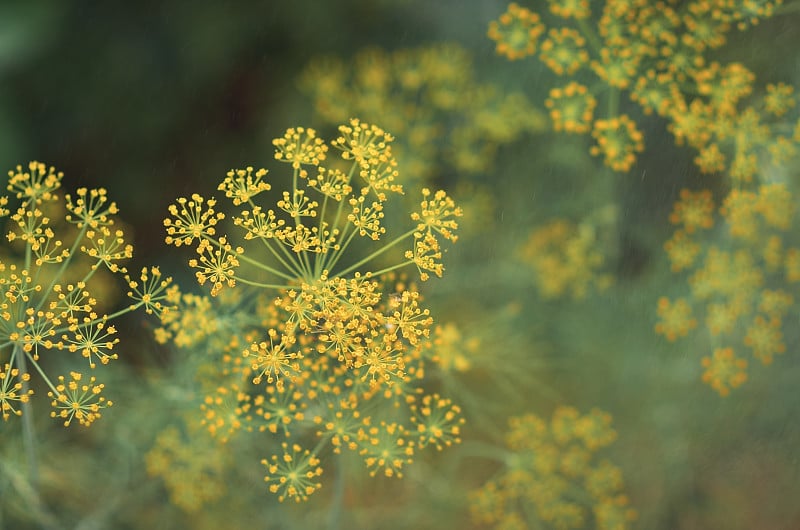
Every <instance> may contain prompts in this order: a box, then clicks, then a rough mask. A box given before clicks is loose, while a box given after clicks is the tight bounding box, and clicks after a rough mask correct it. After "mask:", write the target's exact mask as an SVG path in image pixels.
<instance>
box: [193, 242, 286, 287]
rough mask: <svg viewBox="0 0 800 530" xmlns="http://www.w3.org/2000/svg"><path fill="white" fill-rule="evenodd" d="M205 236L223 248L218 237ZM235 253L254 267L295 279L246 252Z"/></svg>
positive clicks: (284, 277) (234, 253)
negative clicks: (247, 254) (246, 254)
mask: <svg viewBox="0 0 800 530" xmlns="http://www.w3.org/2000/svg"><path fill="white" fill-rule="evenodd" d="M203 238H204V239H205V240H206V241H208V242H209V243H212V244H213V245H214V246H216V247H217V248H219V249H221V248H222V245H221V244H220V242H219V241H217V240H216V239H214V238H211V237H208V236H203ZM233 255H235V256H236V258H237V259H241V260H242V261H245V262H247V263H249V264H250V265H253V266H254V267H257V268H259V269H261V270H265V271H267V272H270V273H272V274H274V275H276V276H280V277H281V278H283V279H284V280H292V279H293V278H292V277H291V276H289V275H288V274H286V273H284V272H281V271H279V270H277V269H274V268H272V267H270V266H269V265H264V264H263V263H261V262H260V261H258V260H254V259H253V258H251V257H249V256H245V255H244V254H239V253H238V252H233Z"/></svg>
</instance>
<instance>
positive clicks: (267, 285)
mask: <svg viewBox="0 0 800 530" xmlns="http://www.w3.org/2000/svg"><path fill="white" fill-rule="evenodd" d="M233 278H234V279H235V280H236V281H237V282H242V283H244V284H247V285H252V286H253V287H261V288H263V289H290V288H291V286H290V285H277V284H273V283H261V282H256V281H253V280H248V279H246V278H242V277H240V276H234V277H233Z"/></svg>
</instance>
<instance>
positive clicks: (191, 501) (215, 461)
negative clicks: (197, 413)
mask: <svg viewBox="0 0 800 530" xmlns="http://www.w3.org/2000/svg"><path fill="white" fill-rule="evenodd" d="M198 434H202V433H197V432H190V433H187V434H184V433H181V432H180V431H179V430H178V429H177V428H176V427H167V428H166V429H165V430H164V431H162V432H161V433H160V434H159V435H158V437H157V438H156V440H155V444H154V445H153V448H152V449H151V450H150V451H149V452H148V453H147V454H146V455H145V459H144V464H145V468H146V470H147V473H148V474H149V475H151V476H158V477H161V478H162V479H163V480H164V482H165V485H166V487H167V490H168V491H169V496H170V501H171V502H172V503H173V504H175V505H176V506H178V507H180V508H181V509H183V510H184V511H186V512H194V511H197V510H199V509H201V508H202V507H203V505H204V504H205V503H207V502H209V501H213V500H215V499H217V498H218V497H219V496H220V495H221V494H222V493H223V492H224V491H225V489H226V488H225V481H224V480H222V478H221V475H222V472H223V470H224V469H225V467H226V466H227V465H229V464H230V458H229V455H227V454H226V453H225V452H224V451H218V450H217V447H216V442H215V441H214V440H209V439H204V438H203V436H202V435H201V436H198Z"/></svg>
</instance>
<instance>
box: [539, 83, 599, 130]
mask: <svg viewBox="0 0 800 530" xmlns="http://www.w3.org/2000/svg"><path fill="white" fill-rule="evenodd" d="M588 90H589V89H588V88H587V87H586V86H584V85H581V84H579V83H576V82H575V81H572V82H570V83H569V84H567V85H566V86H565V87H563V88H553V89H551V90H550V96H549V97H548V98H547V99H546V100H545V103H544V105H545V107H547V108H548V109H550V119H551V120H553V130H555V131H561V130H563V131H565V132H568V133H576V134H585V133H588V132H589V131H591V130H592V120H593V119H594V109H595V107H596V106H597V100H596V99H595V98H594V96H592V95H591V94H590V93H589V92H588Z"/></svg>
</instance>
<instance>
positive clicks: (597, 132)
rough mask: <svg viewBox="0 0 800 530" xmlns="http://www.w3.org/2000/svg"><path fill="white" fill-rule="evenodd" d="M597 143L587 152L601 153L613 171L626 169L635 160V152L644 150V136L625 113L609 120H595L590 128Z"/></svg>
mask: <svg viewBox="0 0 800 530" xmlns="http://www.w3.org/2000/svg"><path fill="white" fill-rule="evenodd" d="M592 137H594V139H595V141H596V142H597V145H594V146H592V147H591V149H590V150H589V152H590V153H591V154H593V155H595V156H597V155H600V154H602V155H603V157H604V163H605V164H606V165H607V166H608V167H610V168H611V169H613V170H614V171H628V170H629V169H630V168H631V167H632V166H633V164H634V162H636V154H635V153H640V152H642V151H644V136H643V135H642V133H641V132H640V131H639V130H638V129H637V128H636V124H635V123H634V122H633V120H631V119H630V118H629V117H628V116H626V115H624V114H623V115H620V116H618V117H615V118H611V119H609V120H596V121H595V122H594V128H593V129H592Z"/></svg>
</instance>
